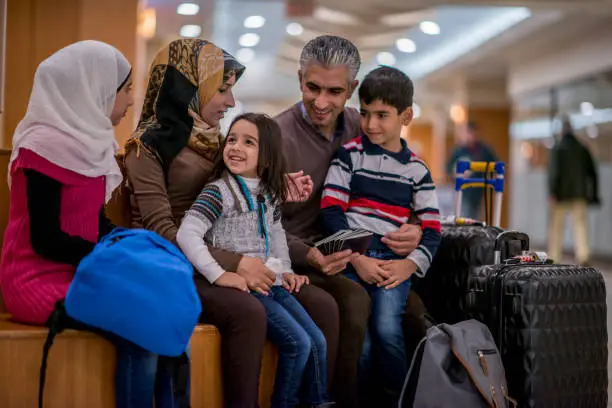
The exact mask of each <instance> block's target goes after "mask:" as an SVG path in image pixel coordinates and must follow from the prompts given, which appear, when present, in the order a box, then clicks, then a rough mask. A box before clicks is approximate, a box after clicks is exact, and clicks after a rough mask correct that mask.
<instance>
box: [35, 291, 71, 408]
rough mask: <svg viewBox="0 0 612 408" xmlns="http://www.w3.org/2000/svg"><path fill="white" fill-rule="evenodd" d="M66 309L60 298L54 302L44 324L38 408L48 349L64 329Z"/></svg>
mask: <svg viewBox="0 0 612 408" xmlns="http://www.w3.org/2000/svg"><path fill="white" fill-rule="evenodd" d="M66 316H67V315H66V309H65V308H64V301H63V300H60V301H59V302H57V303H56V304H55V309H54V310H53V312H52V313H51V316H49V319H47V322H46V323H45V326H47V327H48V328H49V334H48V335H47V339H46V340H45V345H44V346H43V355H42V361H41V364H40V377H39V384H38V408H43V397H44V392H45V379H46V375H47V359H48V358H49V351H50V350H51V346H53V342H54V340H55V336H57V335H58V334H60V333H61V332H63V331H64V329H66V326H67V319H66Z"/></svg>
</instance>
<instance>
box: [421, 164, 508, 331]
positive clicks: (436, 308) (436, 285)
mask: <svg viewBox="0 0 612 408" xmlns="http://www.w3.org/2000/svg"><path fill="white" fill-rule="evenodd" d="M467 170H471V171H475V172H484V173H485V174H489V173H493V174H494V175H493V176H492V177H489V178H479V179H474V178H467V177H464V173H465V171H467ZM485 186H486V187H488V188H490V189H492V190H493V191H494V192H495V194H496V199H495V208H494V211H493V219H494V223H495V225H496V226H488V225H486V224H484V225H483V223H479V225H460V224H461V223H460V222H454V224H455V225H443V226H442V241H441V242H440V246H439V247H438V251H437V252H436V255H435V256H434V258H433V260H432V263H431V266H430V268H429V271H428V272H427V274H426V276H425V277H424V278H422V279H419V278H415V279H413V283H412V285H413V286H412V289H413V290H414V291H415V292H417V293H418V294H419V296H420V297H421V299H422V300H423V303H424V305H425V307H426V308H427V311H428V313H429V315H431V317H433V319H434V320H435V321H436V322H439V323H448V324H455V323H458V322H460V321H462V320H465V319H466V318H467V315H466V310H465V293H466V291H467V282H468V274H469V270H470V268H471V267H474V266H482V265H490V264H493V261H494V259H493V257H494V247H495V238H496V237H497V235H498V234H499V233H500V232H502V231H503V230H502V229H500V228H499V223H500V219H501V204H502V194H503V190H504V163H501V162H491V163H486V162H468V161H459V162H458V163H457V176H456V179H455V190H456V197H455V198H456V201H455V214H456V216H457V217H459V216H460V214H461V199H462V197H461V196H462V190H464V189H466V188H473V187H485ZM485 204H486V207H487V211H486V212H487V214H490V212H491V211H489V210H490V208H489V207H493V205H492V203H491V202H488V203H485ZM456 219H457V220H458V221H460V219H458V218H456Z"/></svg>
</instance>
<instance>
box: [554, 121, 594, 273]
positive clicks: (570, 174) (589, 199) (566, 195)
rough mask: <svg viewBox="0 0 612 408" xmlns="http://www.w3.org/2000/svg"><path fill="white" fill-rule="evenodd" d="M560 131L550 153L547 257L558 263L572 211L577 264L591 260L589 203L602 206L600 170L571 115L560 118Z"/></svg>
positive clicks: (585, 263)
mask: <svg viewBox="0 0 612 408" xmlns="http://www.w3.org/2000/svg"><path fill="white" fill-rule="evenodd" d="M557 120H558V124H559V125H560V132H559V133H558V136H557V142H556V143H555V145H554V146H553V148H552V150H551V152H550V160H549V163H548V196H549V201H550V211H551V218H550V228H549V236H548V243H549V248H548V256H549V257H550V258H552V259H553V260H555V261H557V262H559V261H560V260H561V252H562V249H563V236H564V229H565V228H564V223H565V215H566V214H567V213H568V212H570V213H571V214H572V217H573V225H574V234H573V235H574V248H575V249H574V251H575V252H574V256H575V257H576V261H577V263H579V264H581V265H588V264H589V262H590V259H589V258H590V253H589V242H588V219H587V211H586V210H587V206H588V205H599V191H598V181H597V169H596V166H595V163H594V161H593V156H591V153H590V152H589V150H588V149H587V148H586V146H585V145H584V144H583V143H582V142H580V140H578V138H577V137H576V135H575V133H574V129H573V127H572V124H571V121H570V118H569V116H568V115H567V114H562V115H560V117H559V118H558V119H557Z"/></svg>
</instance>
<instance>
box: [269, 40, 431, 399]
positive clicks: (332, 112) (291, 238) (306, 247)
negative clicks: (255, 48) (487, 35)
mask: <svg viewBox="0 0 612 408" xmlns="http://www.w3.org/2000/svg"><path fill="white" fill-rule="evenodd" d="M360 65H361V58H360V56H359V51H358V50H357V48H356V47H355V45H354V44H352V43H351V42H350V41H349V40H347V39H345V38H342V37H337V36H330V35H325V36H320V37H317V38H315V39H313V40H311V41H310V42H308V43H307V44H306V45H305V46H304V49H303V50H302V54H301V57H300V70H299V72H298V77H299V82H300V89H301V92H302V100H301V101H299V102H298V103H296V104H295V105H293V106H292V107H290V108H289V109H287V110H286V111H284V112H283V113H281V114H280V115H278V116H277V117H276V121H277V122H278V124H279V125H280V126H281V129H282V131H283V150H284V153H285V157H286V159H287V165H288V170H289V171H297V170H303V171H304V173H305V174H309V175H310V176H311V177H312V181H313V184H314V189H313V194H312V197H311V198H310V200H308V201H307V202H305V203H299V204H285V205H284V207H283V222H284V225H285V230H286V232H287V239H288V243H289V249H290V252H291V260H292V262H293V267H294V270H295V271H296V272H297V273H301V274H304V275H308V276H309V278H310V281H311V283H312V284H314V285H316V286H319V287H321V288H322V289H324V290H325V291H327V292H328V293H330V294H331V295H332V296H333V297H334V299H335V300H336V302H337V304H338V309H339V316H340V332H339V337H338V338H337V339H335V338H333V336H332V335H330V333H329V331H328V332H326V330H324V329H322V330H323V332H324V333H325V334H326V338H327V341H328V364H329V367H328V372H329V376H330V381H329V382H330V384H331V397H332V399H333V400H335V401H336V402H337V406H338V407H339V408H341V407H350V408H353V407H357V406H358V398H357V394H358V389H357V368H358V363H359V358H360V356H361V351H362V346H363V340H364V336H365V331H366V328H367V324H368V317H369V313H370V300H369V297H368V294H367V293H366V291H365V289H364V288H363V287H362V286H361V285H359V284H357V283H356V282H354V281H352V280H350V279H348V278H346V277H345V276H343V274H342V272H343V271H344V269H345V268H346V266H347V264H348V263H349V262H351V261H352V260H354V259H355V257H356V256H357V254H353V253H351V251H350V250H347V251H342V252H337V253H334V254H331V255H327V256H324V255H323V254H322V253H321V252H320V251H319V250H318V249H317V248H315V247H313V242H315V241H317V240H318V239H321V238H323V230H322V225H321V223H320V221H319V211H320V204H321V194H322V191H323V184H324V182H325V177H326V175H327V170H328V167H329V164H330V162H331V160H332V158H333V156H334V154H335V153H336V151H337V150H338V148H340V146H342V145H343V144H345V143H347V142H348V141H350V140H351V139H354V138H356V137H358V136H359V134H360V132H361V131H360V115H359V112H358V111H357V110H355V109H352V108H345V104H346V102H347V101H348V99H349V98H350V97H351V95H352V94H353V92H354V91H355V89H356V88H357V85H358V83H359V81H357V79H356V78H357V74H358V72H359V68H360ZM420 232H421V231H420V228H419V227H418V226H414V225H404V226H402V227H401V228H400V230H398V231H397V232H394V233H391V234H388V236H386V237H385V238H383V242H384V243H385V244H387V245H388V246H389V248H391V249H392V250H393V251H394V252H396V253H397V254H400V255H408V254H409V253H410V252H412V251H413V250H414V249H415V248H416V246H417V245H418V242H419V239H420ZM297 297H298V299H299V300H300V302H302V303H303V304H304V306H305V307H306V309H307V310H308V311H309V312H310V311H311V310H314V309H316V308H315V307H309V305H308V299H301V298H300V295H299V294H298V295H297ZM313 318H314V320H315V321H318V319H317V317H316V316H313ZM336 353H337V357H336ZM334 368H335V369H334Z"/></svg>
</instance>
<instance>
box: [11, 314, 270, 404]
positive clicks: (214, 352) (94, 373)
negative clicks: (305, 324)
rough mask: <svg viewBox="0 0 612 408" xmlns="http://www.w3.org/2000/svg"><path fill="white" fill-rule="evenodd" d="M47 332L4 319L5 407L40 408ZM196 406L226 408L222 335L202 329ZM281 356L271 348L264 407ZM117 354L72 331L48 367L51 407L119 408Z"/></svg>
mask: <svg viewBox="0 0 612 408" xmlns="http://www.w3.org/2000/svg"><path fill="white" fill-rule="evenodd" d="M47 333H48V331H47V329H45V328H44V327H36V326H27V325H22V324H18V323H14V322H11V321H9V320H8V319H7V315H4V316H0V362H1V363H0V407H2V408H24V407H36V406H37V401H38V380H39V371H40V362H41V358H42V348H43V344H44V342H45V339H46V337H47ZM191 359H192V360H191V407H192V408H222V407H223V393H222V379H221V336H220V334H219V331H218V330H217V329H216V328H215V327H214V326H211V325H198V326H197V327H196V330H195V331H194V333H193V336H192V339H191ZM277 359H278V355H277V352H276V350H275V348H274V347H273V346H272V345H271V344H270V343H268V344H266V347H265V350H264V357H263V361H262V371H261V377H260V387H259V391H260V398H259V400H260V405H261V407H269V406H270V397H271V394H272V390H273V387H274V373H275V370H276V363H277ZM115 360H116V359H115V349H114V347H113V345H112V344H111V343H109V342H107V341H106V340H104V339H102V338H101V337H99V336H97V335H95V334H93V333H89V332H82V331H75V330H66V331H65V332H63V333H62V334H60V335H59V336H57V338H56V340H55V344H54V345H53V347H52V348H51V352H50V354H49V361H48V366H47V381H46V387H45V405H44V406H45V408H82V407H87V408H109V407H114V406H115V404H114V397H115V391H114V373H115Z"/></svg>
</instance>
